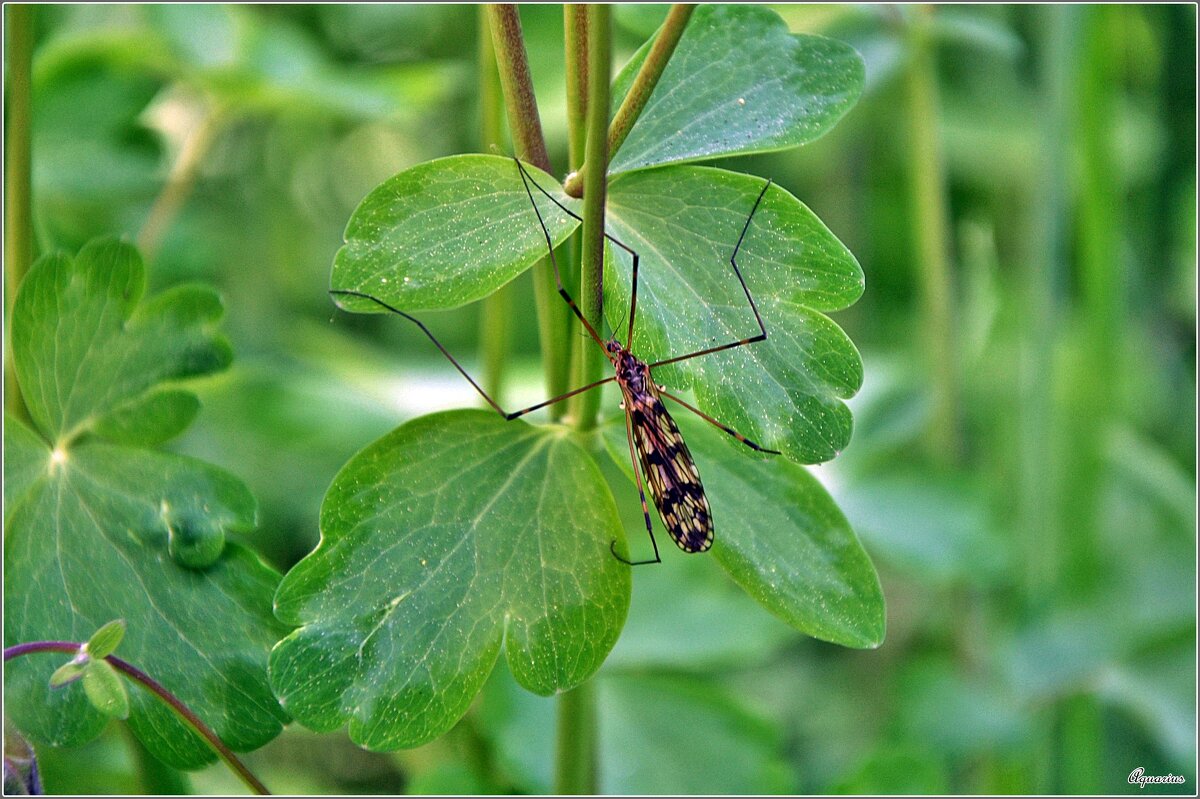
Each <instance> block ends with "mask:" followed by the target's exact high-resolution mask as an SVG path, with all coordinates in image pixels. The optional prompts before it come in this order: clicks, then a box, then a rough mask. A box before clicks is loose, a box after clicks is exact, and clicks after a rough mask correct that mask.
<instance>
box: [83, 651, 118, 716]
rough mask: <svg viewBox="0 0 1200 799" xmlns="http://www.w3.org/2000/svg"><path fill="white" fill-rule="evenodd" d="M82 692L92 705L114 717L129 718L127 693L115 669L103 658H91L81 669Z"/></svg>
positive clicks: (106, 714)
mask: <svg viewBox="0 0 1200 799" xmlns="http://www.w3.org/2000/svg"><path fill="white" fill-rule="evenodd" d="M83 693H84V694H85V695H86V696H87V698H88V701H89V702H91V703H92V707H94V708H96V710H98V711H100V712H101V713H103V714H104V715H105V716H108V717H109V718H114V719H125V718H129V694H128V693H127V692H126V691H125V683H124V682H122V681H121V676H120V675H119V674H117V672H116V670H115V669H114V668H113V667H112V666H110V665H109V664H108V662H107V661H104V660H93V661H92V662H90V663H88V665H87V668H86V669H84V671H83Z"/></svg>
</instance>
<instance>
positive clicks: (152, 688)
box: [4, 641, 271, 796]
mask: <svg viewBox="0 0 1200 799" xmlns="http://www.w3.org/2000/svg"><path fill="white" fill-rule="evenodd" d="M82 646H83V644H80V643H75V642H72V641H31V642H29V643H24V644H17V645H15V646H10V647H5V649H4V662H5V663H7V662H8V661H10V660H12V659H14V658H18V657H21V656H22V655H31V654H34V653H36V652H60V653H62V654H65V655H76V654H78V653H79V650H80V647H82ZM104 659H105V660H106V661H108V663H109V665H111V666H112V667H113V668H114V669H116V670H117V671H119V672H121V673H122V674H124V675H125V676H126V677H129V678H130V679H131V680H133V681H134V682H136V683H137V684H138V685H140V686H141V687H142V688H144V689H146V690H147V691H149V692H150V693H152V694H154V695H155V696H157V697H158V698H159V699H161V700H162V701H163V702H164V703H166V705H167V706H168V707H169V708H171V710H173V711H175V714H176V715H178V716H179V717H180V719H181V720H182V721H183V722H184V723H185V724H186V725H187V726H189V727H191V728H192V730H193V731H194V732H195V733H196V734H197V735H199V736H200V737H201V738H203V739H204V740H205V741H206V742H208V745H209V746H211V747H212V748H213V751H215V752H216V753H217V756H218V757H220V758H221V759H222V760H223V761H225V765H227V766H229V768H230V770H231V771H233V773H234V774H236V775H237V776H238V779H240V780H241V781H242V782H243V783H245V785H246V787H247V788H249V789H250V790H252V791H254V793H256V794H258V795H259V796H269V795H270V794H271V792H270V791H268V790H267V787H266V786H265V785H263V784H262V782H260V781H259V779H258V777H256V776H254V774H253V773H252V772H251V771H250V769H248V768H246V764H245V763H243V762H242V761H241V760H239V759H238V756H237V755H235V754H234V753H233V750H232V749H230V748H229V747H228V746H227V745H226V744H225V742H224V741H222V740H221V738H220V736H218V735H217V734H216V733H215V732H213V731H212V729H211V728H210V727H209V726H208V725H207V724H205V723H204V722H203V721H202V720H201V719H200V717H199V716H197V715H196V714H195V713H194V712H192V709H191V708H189V707H188V706H187V705H185V704H184V703H183V701H182V700H180V699H179V698H178V697H177V696H175V694H173V693H171V692H170V691H168V690H167V689H166V688H164V687H163V686H162V684H161V683H159V682H158V681H157V680H155V679H154V678H153V677H151V676H150V675H149V674H147V673H146V672H144V671H142V670H141V669H139V668H138V667H137V666H134V665H133V664H132V663H129V662H128V661H125V660H122V659H121V658H119V657H117V656H116V655H109V656H108V657H106V658H104Z"/></svg>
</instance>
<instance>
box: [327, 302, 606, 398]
mask: <svg viewBox="0 0 1200 799" xmlns="http://www.w3.org/2000/svg"><path fill="white" fill-rule="evenodd" d="M329 293H330V294H332V295H335V296H342V297H362V298H363V299H364V300H370V301H371V302H373V303H375V304H376V305H378V306H379V307H381V308H384V309H386V310H388V311H391V312H392V313H394V314H398V315H400V316H403V317H404V318H405V319H407V320H409V321H410V322H412V323H413V324H415V325H416V326H417V327H419V328H421V332H422V333H424V334H425V335H426V336H428V337H429V340H430V341H432V342H433V344H434V346H436V347H437V348H438V349H439V350H441V352H442V354H443V355H445V356H446V357H447V358H448V359H449V360H450V363H452V364H454V368H455V369H457V370H458V373H459V374H461V375H462V376H463V377H465V378H467V382H468V383H470V384H471V385H472V386H474V387H475V390H476V391H478V392H479V396H481V397H483V398H484V399H485V400H486V401H487V404H488V405H491V406H492V407H493V408H494V409H495V410H496V413H498V414H500V415H501V416H503V417H504V418H505V419H506V420H508V421H512V420H513V419H516V418H517V417H519V416H524V415H525V414H527V413H529V412H531V411H536V410H537V409H539V408H545V407H546V406H547V405H553V404H554V403H556V402H560V401H562V400H565V399H567V398H568V397H573V396H575V395H576V394H582V393H583V392H585V391H590V390H591V389H593V388H596V387H597V386H602V385H604V384H605V383H611V382H612V381H613V380H616V377H615V376H614V377H606V378H604V379H603V380H597V381H596V382H595V383H589V384H588V385H586V386H581V387H580V388H576V389H573V390H571V391H568V392H567V393H566V394H559V395H558V396H557V397H551V398H550V399H548V400H545V401H543V402H539V403H538V404H537V405H530V406H529V407H528V408H522V409H521V410H519V411H513V412H512V413H509V412H508V411H506V410H504V409H503V408H501V407H500V406H499V405H498V404H497V403H496V401H495V400H494V399H492V398H491V397H490V396H488V393H487V392H486V391H484V390H483V387H482V386H480V385H479V384H478V383H476V382H475V378H473V377H471V375H469V374H468V373H467V370H466V369H464V368H463V367H462V364H460V363H459V362H458V361H457V360H455V358H454V356H453V355H451V354H450V353H449V351H447V349H446V348H445V347H444V346H442V342H440V341H438V340H437V337H435V336H434V335H433V333H431V332H430V331H429V328H427V327H425V325H424V324H423V323H422V322H421V320H420V319H417V318H416V317H415V316H410V315H409V314H406V313H405V312H404V311H401V310H400V309H399V308H396V307H394V306H392V305H389V304H388V303H386V302H384V301H383V300H381V299H379V298H378V297H372V296H371V295H370V294H365V293H363V292H361V291H351V290H349V289H330V291H329Z"/></svg>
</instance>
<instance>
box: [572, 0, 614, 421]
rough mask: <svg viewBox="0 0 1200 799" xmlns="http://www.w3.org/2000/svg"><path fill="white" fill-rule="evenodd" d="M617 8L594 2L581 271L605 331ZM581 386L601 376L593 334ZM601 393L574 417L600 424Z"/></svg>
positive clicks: (579, 352) (578, 348)
mask: <svg viewBox="0 0 1200 799" xmlns="http://www.w3.org/2000/svg"><path fill="white" fill-rule="evenodd" d="M610 13H611V10H610V9H609V7H608V6H604V5H592V6H588V17H589V19H588V39H589V41H588V74H589V75H591V76H593V77H594V80H590V81H588V101H587V133H588V136H587V147H586V148H585V155H584V162H583V166H584V169H583V171H584V173H585V177H584V196H583V237H582V243H581V244H580V247H581V252H582V257H581V259H580V272H579V309H580V310H581V311H582V312H583V316H584V318H585V319H587V320H588V322H590V323H591V325H592V328H593V329H594V330H596V331H597V332H599V331H600V330H601V326H602V320H603V318H604V201H605V197H606V195H607V186H606V184H607V173H608V140H607V138H606V135H605V133H606V128H607V126H608V110H609V103H610V99H609V74H610V72H611V70H612V40H611V36H610V27H611V20H610ZM574 355H575V359H574V360H575V380H574V384H575V385H577V386H583V385H587V384H588V383H594V382H595V381H597V380H599V379H600V375H601V371H602V370H603V367H604V360H605V359H604V352H603V350H601V348H600V347H597V346H596V342H594V341H591V340H590V338H585V337H583V336H577V337H576V338H575V353H574ZM599 409H600V392H599V391H587V392H584V393H583V394H579V395H576V396H575V397H573V398H572V400H571V416H572V418H573V419H574V422H575V426H576V427H577V428H578V429H579V430H591V429H592V428H593V427H595V426H596V413H597V411H599Z"/></svg>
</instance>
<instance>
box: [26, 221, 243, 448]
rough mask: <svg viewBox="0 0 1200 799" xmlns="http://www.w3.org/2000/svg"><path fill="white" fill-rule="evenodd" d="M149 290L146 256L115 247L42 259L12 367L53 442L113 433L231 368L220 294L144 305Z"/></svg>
mask: <svg viewBox="0 0 1200 799" xmlns="http://www.w3.org/2000/svg"><path fill="white" fill-rule="evenodd" d="M145 286H146V278H145V270H144V269H143V267H142V261H141V257H140V256H139V255H138V253H137V250H135V249H134V248H133V247H131V246H129V245H128V244H124V243H121V242H119V241H116V240H114V239H101V240H98V241H95V242H92V243H90V244H88V245H86V246H85V247H84V248H83V249H82V250H80V252H79V255H78V256H77V257H76V258H74V259H72V258H70V257H68V256H66V255H62V254H55V255H48V256H46V257H44V258H41V259H39V261H38V264H37V265H36V267H35V268H34V269H32V270H31V271H30V273H29V275H28V276H27V277H26V278H25V281H24V283H22V285H21V291H20V293H19V294H18V295H17V299H16V302H15V304H14V306H13V315H12V322H13V330H12V342H13V358H14V362H15V365H16V372H17V380H18V382H19V383H20V385H21V393H22V395H23V396H24V397H25V399H26V402H27V404H28V405H29V412H30V415H31V416H32V417H33V420H34V422H35V423H36V425H37V428H38V430H39V431H40V432H41V433H42V435H43V436H45V438H46V439H47V440H48V441H52V442H56V443H57V442H60V441H62V440H64V439H70V438H74V437H75V436H77V435H79V434H80V433H82V432H85V431H88V430H91V429H92V428H93V427H94V426H96V425H97V424H100V423H105V422H106V420H105V417H106V416H108V415H109V414H110V413H113V412H116V413H118V414H120V413H121V411H120V410H119V409H120V408H121V406H122V405H123V404H124V403H126V402H128V401H130V400H133V399H135V398H138V397H140V396H141V395H142V394H143V393H145V392H146V391H148V390H149V389H151V388H153V387H155V386H156V385H157V384H158V383H160V382H162V381H163V380H171V379H178V378H184V377H190V376H192V375H199V374H204V373H206V372H211V371H214V370H217V369H221V368H223V367H225V366H227V365H228V364H229V361H230V359H231V357H232V356H231V351H230V348H229V343H228V342H227V341H226V340H225V339H224V338H223V337H221V336H219V335H218V334H216V333H215V332H214V327H215V325H216V323H217V321H218V320H219V319H220V317H221V314H222V308H221V300H220V298H219V297H218V296H217V295H216V293H215V292H213V291H212V290H211V289H209V288H206V287H201V286H181V287H178V288H174V289H170V290H168V291H165V292H163V293H162V294H159V295H158V296H157V297H154V298H152V299H150V300H147V301H145V302H141V298H142V293H143V292H144V291H145ZM67 309H69V312H68V311H67ZM176 410H177V411H180V410H182V409H180V408H176Z"/></svg>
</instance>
